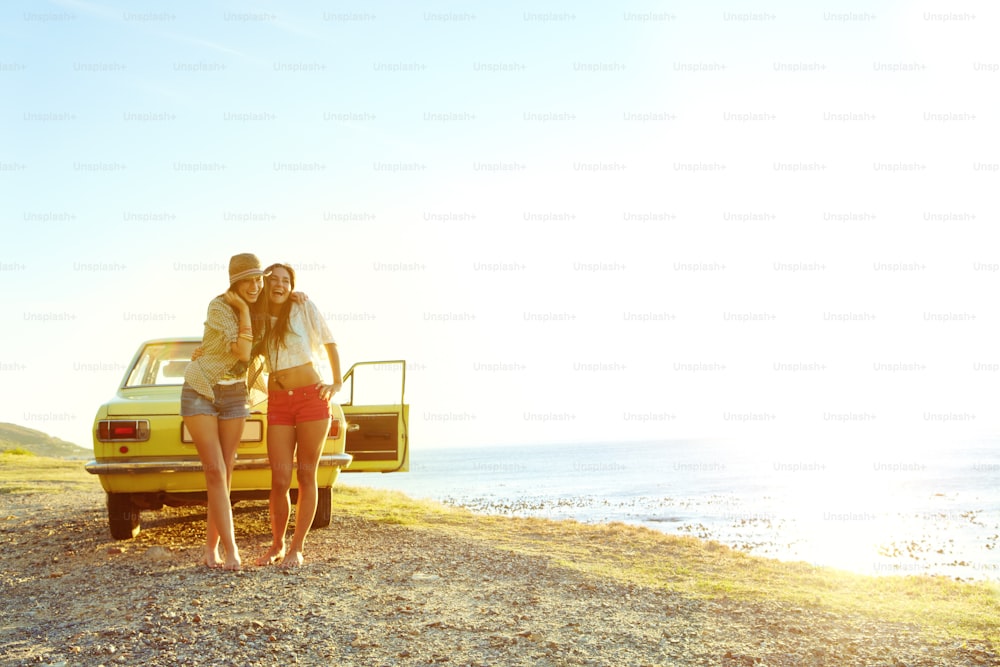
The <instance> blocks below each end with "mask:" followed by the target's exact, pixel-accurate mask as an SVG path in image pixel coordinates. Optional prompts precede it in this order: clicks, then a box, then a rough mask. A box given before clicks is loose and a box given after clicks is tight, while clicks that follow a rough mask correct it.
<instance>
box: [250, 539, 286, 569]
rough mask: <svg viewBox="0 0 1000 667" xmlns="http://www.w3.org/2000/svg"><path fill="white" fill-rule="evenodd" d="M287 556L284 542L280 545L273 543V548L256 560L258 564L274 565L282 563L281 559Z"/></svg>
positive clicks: (255, 562)
mask: <svg viewBox="0 0 1000 667" xmlns="http://www.w3.org/2000/svg"><path fill="white" fill-rule="evenodd" d="M284 557H285V545H284V544H282V545H281V546H280V547H278V546H274V545H273V544H272V545H271V548H270V549H268V550H267V552H266V553H265V554H264V555H263V556H261V557H260V558H258V559H257V560H255V561H254V564H256V565H274V564H275V563H280V562H281V559H283V558H284Z"/></svg>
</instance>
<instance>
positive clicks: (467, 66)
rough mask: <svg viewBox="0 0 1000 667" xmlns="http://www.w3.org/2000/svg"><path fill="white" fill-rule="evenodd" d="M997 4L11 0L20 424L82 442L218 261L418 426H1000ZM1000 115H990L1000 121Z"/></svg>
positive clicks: (603, 432)
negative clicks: (266, 286)
mask: <svg viewBox="0 0 1000 667" xmlns="http://www.w3.org/2000/svg"><path fill="white" fill-rule="evenodd" d="M997 24H998V13H997V8H996V6H995V5H994V4H993V3H985V2H957V3H944V2H939V3H931V2H905V3H904V2H870V3H834V2H829V3H791V2H761V3H735V2H714V1H709V2H698V3H693V2H680V1H679V0H668V1H665V2H625V3H593V2H573V3H570V2H542V3H525V2H505V3H499V2H493V3H489V2H476V1H469V2H405V3H404V2H391V1H388V0H386V1H378V0H375V1H371V2H352V1H351V0H337V1H332V0H331V1H329V2H297V3H295V2H289V3H278V2H269V1H266V0H264V1H261V2H257V3H249V4H245V3H237V2H223V3H195V2H155V1H152V0H151V1H149V2H143V3H141V4H140V5H136V4H135V3H125V2H119V3H108V2H80V1H74V0H60V1H51V2H41V1H38V2H27V1H19V0H15V1H12V2H6V3H4V4H3V6H2V8H0V99H2V100H3V102H2V104H0V225H2V242H0V277H2V278H3V279H4V280H5V283H6V285H7V288H8V289H6V290H4V291H3V293H2V294H0V307H2V311H3V313H4V323H5V326H4V327H3V328H4V335H3V341H4V342H3V345H2V347H0V386H2V387H3V400H2V401H0V421H6V422H13V423H16V424H21V425H24V426H27V427H30V428H35V429H38V430H40V431H43V432H46V433H49V434H52V435H55V436H57V437H60V438H63V439H66V440H69V441H71V442H75V443H77V444H80V445H83V446H87V447H89V446H90V441H91V434H90V430H91V426H92V421H93V417H94V413H95V412H96V410H97V408H98V406H99V405H100V404H101V403H102V402H103V401H104V400H106V399H107V398H109V397H110V396H112V395H113V393H114V392H115V390H116V388H117V386H118V384H119V382H120V381H121V378H122V374H123V373H124V371H125V365H126V364H127V363H128V361H129V360H130V359H131V357H132V355H133V354H134V352H135V350H136V349H137V348H138V346H139V345H140V344H141V343H142V341H144V340H147V339H151V338H160V337H170V336H198V335H200V334H201V331H202V324H203V321H204V317H205V309H206V306H207V304H208V301H209V300H210V299H211V298H212V297H213V296H215V295H217V294H219V293H220V292H221V291H223V289H224V288H225V287H226V285H227V282H228V280H227V270H226V267H227V264H228V260H229V257H230V256H231V255H233V254H236V253H240V252H254V253H256V254H258V255H259V256H260V257H261V259H262V261H263V262H264V263H265V264H267V263H271V262H274V261H285V262H289V263H291V264H292V265H294V266H296V267H297V268H298V284H297V288H298V289H300V290H302V291H304V292H305V293H306V294H307V295H308V296H309V298H310V299H311V300H313V301H314V302H315V303H316V304H317V305H318V306H319V308H320V310H321V312H323V313H324V315H325V316H326V317H327V320H328V322H329V324H330V326H331V329H332V330H333V332H334V334H335V336H336V338H337V340H338V347H339V350H340V354H341V358H342V361H343V362H344V367H345V369H346V368H347V367H349V366H350V365H351V364H352V363H354V362H358V361H365V360H384V359H405V360H406V361H407V364H408V366H407V369H408V371H407V387H406V399H407V402H408V403H409V404H410V405H411V424H410V432H411V443H412V446H413V447H414V448H415V449H419V448H420V447H439V446H441V447H443V446H475V445H485V444H505V443H546V442H575V441H587V442H609V443H619V442H620V443H627V442H634V441H649V440H661V439H663V440H666V439H678V438H681V439H688V438H724V439H733V440H735V441H738V442H746V443H760V442H770V441H778V440H783V441H787V442H792V443H797V444H800V445H801V446H803V447H808V446H809V445H811V444H812V443H820V442H826V443H844V445H845V446H848V445H854V446H864V444H863V443H869V442H896V443H900V444H901V446H902V445H905V444H906V443H908V442H912V441H914V440H917V439H920V440H922V441H925V442H929V443H931V444H932V446H935V447H947V446H948V444H949V443H950V442H954V441H955V440H956V439H960V438H982V437H986V438H988V437H992V436H995V435H996V433H997V430H998V423H997V422H998V417H997V411H996V409H995V406H996V405H997V404H998V398H1000V396H998V390H997V380H998V379H1000V352H998V349H997V341H998V339H1000V337H998V335H997V334H998V333H1000V327H998V319H997V313H996V305H995V304H996V293H997V286H998V280H1000V252H998V250H997V238H998V235H997V232H996V226H997V223H998V214H997V200H996V196H995V193H996V192H997V185H998V183H1000V151H998V141H1000V131H998V129H1000V128H998V115H997V114H998V104H997V102H998V96H997V90H1000V44H998V42H997V40H996V39H995V35H996V34H997V33H998V25H997ZM991 128H992V129H991Z"/></svg>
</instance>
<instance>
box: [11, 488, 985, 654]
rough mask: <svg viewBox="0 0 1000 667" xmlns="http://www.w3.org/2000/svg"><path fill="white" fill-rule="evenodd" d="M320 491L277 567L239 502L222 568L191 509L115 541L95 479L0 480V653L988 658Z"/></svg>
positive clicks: (819, 610) (978, 649) (880, 625)
mask: <svg viewBox="0 0 1000 667" xmlns="http://www.w3.org/2000/svg"><path fill="white" fill-rule="evenodd" d="M334 503H335V506H334V518H333V523H332V525H331V526H330V527H329V528H325V529H322V530H317V531H314V532H313V533H312V534H311V536H310V541H309V543H308V550H307V560H306V563H305V565H303V566H302V567H301V568H298V569H291V570H282V569H278V568H275V567H253V566H252V565H251V564H252V562H253V559H254V557H255V556H256V555H258V554H259V553H260V552H262V551H263V550H264V549H265V548H266V545H267V543H268V526H267V509H266V503H241V504H239V505H237V507H236V526H237V532H238V534H237V539H238V542H239V544H240V545H241V548H242V550H243V552H242V556H243V561H244V569H243V570H242V571H241V572H238V573H231V572H222V571H218V570H210V569H208V568H206V567H204V566H202V565H199V562H198V561H199V557H200V556H201V554H202V546H201V542H202V537H203V531H204V527H205V524H204V509H203V508H199V507H193V508H182V509H174V510H164V511H162V512H156V513H145V514H144V515H143V519H144V527H143V531H142V533H140V535H139V536H138V537H137V538H136V539H134V540H130V541H126V542H116V541H114V540H112V539H111V537H110V536H109V534H108V530H107V526H106V519H105V512H104V507H103V494H101V493H98V492H83V493H77V492H74V493H58V494H2V495H0V543H2V548H0V599H2V601H3V602H2V607H0V663H2V664H3V665H11V666H22V665H23V666H27V665H73V666H77V665H107V666H110V665H146V666H149V667H153V666H160V665H163V666H167V665H170V666H174V665H240V666H243V665H289V664H292V665H339V666H342V667H349V666H353V665H357V666H361V665H366V666H367V665H373V666H377V665H429V664H447V665H475V666H482V665H497V666H499V665H553V666H555V665H593V666H599V665H600V666H604V665H607V666H618V665H664V666H665V665H733V666H735V665H768V666H772V667H775V666H783V665H809V666H811V667H819V666H824V665H830V666H834V665H836V666H837V667H842V666H845V665H865V666H880V665H884V666H886V667H889V666H892V667H899V666H902V665H907V666H918V665H919V666H927V667H930V666H941V665H1000V656H998V655H997V653H996V651H995V650H994V648H993V647H992V646H991V645H990V644H989V643H988V642H986V641H982V640H967V641H966V640H951V639H948V640H937V641H932V640H930V639H928V638H927V637H926V636H925V635H924V634H922V633H921V631H920V628H918V627H913V626H909V625H903V624H894V623H887V622H873V621H872V620H871V619H870V618H867V617H860V616H858V617H854V616H851V615H843V614H836V613H832V612H830V611H828V610H824V608H823V606H822V605H809V606H796V605H791V604H787V603H779V602H774V601H768V600H751V601H748V600H737V599H729V598H726V597H722V598H719V597H714V598H708V597H695V596H689V595H685V594H680V593H676V592H670V591H667V590H664V589H662V588H658V587H654V586H649V587H645V586H639V585H635V584H629V583H624V582H621V581H618V580H615V579H614V578H613V577H611V576H608V577H600V576H595V575H588V574H585V573H581V572H579V571H577V570H575V569H571V568H569V567H566V566H565V565H561V564H560V563H559V562H557V561H555V560H554V559H551V558H549V557H547V556H544V555H524V554H523V553H517V552H515V551H512V550H511V549H510V548H509V544H505V543H501V542H498V541H494V542H491V541H489V540H481V539H470V538H468V537H463V536H461V535H460V534H456V533H454V532H449V531H446V530H443V529H442V530H438V529H436V528H434V527H433V526H431V527H427V526H417V527H410V526H406V525H399V524H393V523H387V522H379V521H372V520H370V519H365V518H362V517H359V516H356V515H352V514H351V513H349V512H346V511H338V510H337V506H336V495H335V497H334ZM512 525H513V524H512ZM551 530H554V531H558V530H561V529H560V525H559V524H558V523H553V524H552V526H551ZM537 537H538V536H520V535H518V534H517V533H516V529H515V528H512V533H511V534H510V535H509V536H508V538H507V539H509V540H511V541H514V542H516V541H517V540H519V539H536V538H537ZM579 539H580V541H581V543H580V545H579V548H580V549H581V550H582V551H585V550H587V548H588V544H587V539H589V538H587V537H586V536H583V535H581V536H580V538H579ZM663 557H664V558H667V557H670V556H669V554H666V553H665V554H664V555H663Z"/></svg>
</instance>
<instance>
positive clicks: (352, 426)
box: [347, 423, 361, 433]
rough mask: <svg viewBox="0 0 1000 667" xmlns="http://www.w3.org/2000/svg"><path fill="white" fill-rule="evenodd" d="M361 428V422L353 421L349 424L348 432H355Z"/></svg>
mask: <svg viewBox="0 0 1000 667" xmlns="http://www.w3.org/2000/svg"><path fill="white" fill-rule="evenodd" d="M360 430H361V424H351V423H348V424H347V432H348V433H354V432H355V431H360Z"/></svg>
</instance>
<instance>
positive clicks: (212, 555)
mask: <svg viewBox="0 0 1000 667" xmlns="http://www.w3.org/2000/svg"><path fill="white" fill-rule="evenodd" d="M202 562H203V563H205V565H207V566H208V567H222V556H220V555H219V548H218V547H216V548H214V549H210V548H208V547H205V557H204V558H203V559H202Z"/></svg>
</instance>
